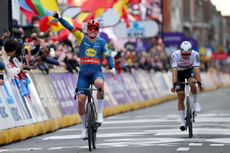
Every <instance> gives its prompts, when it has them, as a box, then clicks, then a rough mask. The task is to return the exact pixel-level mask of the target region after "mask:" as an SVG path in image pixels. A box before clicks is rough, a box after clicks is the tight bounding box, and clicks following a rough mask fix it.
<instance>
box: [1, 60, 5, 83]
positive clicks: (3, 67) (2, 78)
mask: <svg viewBox="0 0 230 153" xmlns="http://www.w3.org/2000/svg"><path fill="white" fill-rule="evenodd" d="M4 70H5V64H4V63H3V62H2V61H0V86H2V85H3V84H4Z"/></svg>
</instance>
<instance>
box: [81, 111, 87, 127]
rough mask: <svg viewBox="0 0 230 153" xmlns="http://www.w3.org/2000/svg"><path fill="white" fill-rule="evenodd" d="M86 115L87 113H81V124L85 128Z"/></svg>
mask: <svg viewBox="0 0 230 153" xmlns="http://www.w3.org/2000/svg"><path fill="white" fill-rule="evenodd" d="M85 117H86V115H85V114H84V115H81V124H82V127H83V128H86V127H85V120H86V118H85Z"/></svg>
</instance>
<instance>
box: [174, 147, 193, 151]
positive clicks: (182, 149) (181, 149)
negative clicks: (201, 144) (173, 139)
mask: <svg viewBox="0 0 230 153" xmlns="http://www.w3.org/2000/svg"><path fill="white" fill-rule="evenodd" d="M189 149H190V148H189V147H180V148H177V150H176V151H189Z"/></svg>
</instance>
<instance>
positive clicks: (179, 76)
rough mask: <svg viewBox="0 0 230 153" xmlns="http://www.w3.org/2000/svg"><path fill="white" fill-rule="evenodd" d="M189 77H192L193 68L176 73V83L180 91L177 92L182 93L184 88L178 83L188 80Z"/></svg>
mask: <svg viewBox="0 0 230 153" xmlns="http://www.w3.org/2000/svg"><path fill="white" fill-rule="evenodd" d="M191 77H194V73H193V68H190V69H186V70H183V71H177V82H178V83H179V84H178V85H179V87H180V89H179V90H177V91H178V92H180V91H184V87H185V85H184V84H182V83H180V82H184V81H185V78H187V79H189V78H191Z"/></svg>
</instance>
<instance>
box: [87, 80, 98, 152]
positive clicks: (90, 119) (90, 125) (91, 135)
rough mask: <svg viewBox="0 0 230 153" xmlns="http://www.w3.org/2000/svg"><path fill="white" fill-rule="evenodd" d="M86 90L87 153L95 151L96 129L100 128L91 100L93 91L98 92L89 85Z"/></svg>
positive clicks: (92, 99) (93, 103)
mask: <svg viewBox="0 0 230 153" xmlns="http://www.w3.org/2000/svg"><path fill="white" fill-rule="evenodd" d="M87 90H88V94H87V104H86V119H87V122H86V128H87V133H88V138H87V139H88V146H89V151H92V147H93V149H96V133H97V128H98V127H99V126H100V125H99V124H98V123H97V122H96V120H97V111H96V106H95V102H94V98H93V90H98V89H93V85H92V84H90V87H89V89H87Z"/></svg>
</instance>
